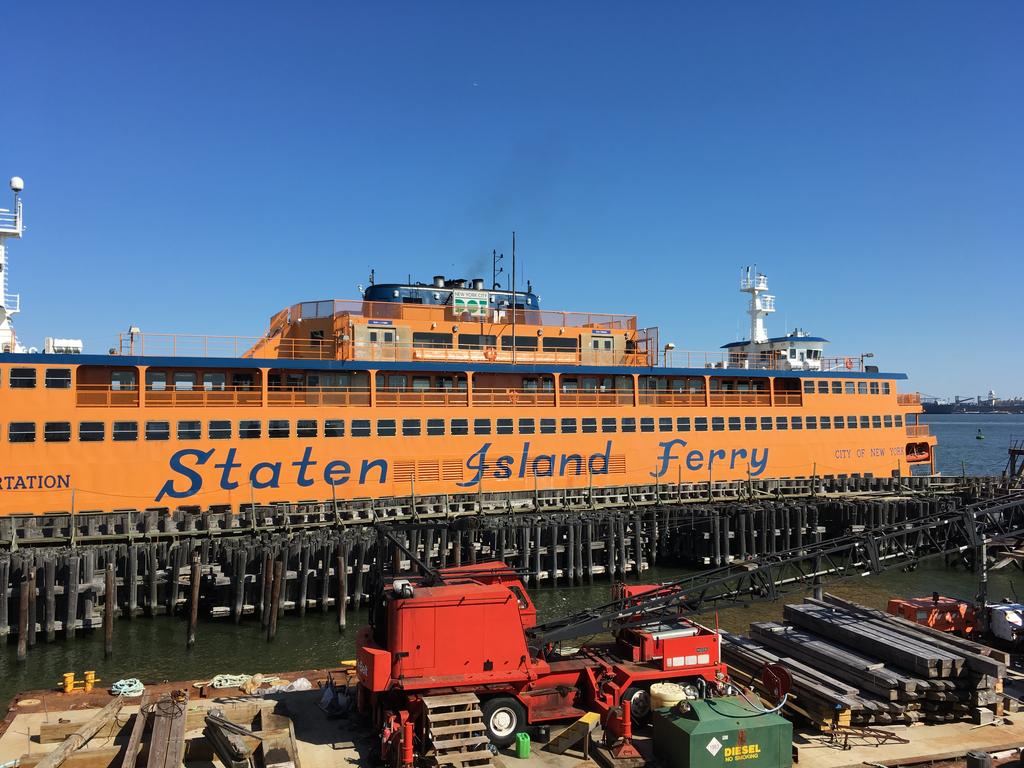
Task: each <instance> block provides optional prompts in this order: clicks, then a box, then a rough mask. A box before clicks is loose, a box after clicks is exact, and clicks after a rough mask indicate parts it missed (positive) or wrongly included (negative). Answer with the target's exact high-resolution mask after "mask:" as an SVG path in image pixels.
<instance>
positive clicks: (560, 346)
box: [541, 336, 579, 352]
mask: <svg viewBox="0 0 1024 768" xmlns="http://www.w3.org/2000/svg"><path fill="white" fill-rule="evenodd" d="M541 344H542V346H543V348H544V351H545V352H575V351H576V347H577V345H578V344H579V338H577V337H575V336H574V337H572V338H565V337H564V336H562V337H558V336H553V337H551V338H545V339H544V341H543V342H541Z"/></svg>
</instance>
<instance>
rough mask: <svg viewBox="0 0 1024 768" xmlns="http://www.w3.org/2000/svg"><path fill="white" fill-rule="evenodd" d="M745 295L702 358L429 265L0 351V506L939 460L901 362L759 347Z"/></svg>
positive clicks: (134, 503) (802, 342) (768, 341)
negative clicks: (211, 315) (254, 310)
mask: <svg viewBox="0 0 1024 768" xmlns="http://www.w3.org/2000/svg"><path fill="white" fill-rule="evenodd" d="M8 214H9V215H8V217H7V219H6V220H0V235H4V234H6V235H7V236H18V235H20V233H21V219H20V216H21V207H20V201H16V207H15V211H14V213H13V214H11V213H10V212H8ZM5 222H6V223H5ZM3 227H6V229H3ZM2 242H3V237H0V244H2ZM2 256H3V253H2V251H0V265H2V264H3V262H2ZM740 289H741V290H742V291H743V292H744V293H745V294H747V295H748V297H749V309H748V312H749V314H750V322H751V332H750V339H749V340H747V341H743V342H734V343H732V344H727V345H725V346H724V347H723V348H722V349H721V350H719V351H718V352H715V353H694V352H684V351H681V350H677V349H675V348H674V345H672V344H665V345H664V346H662V345H661V344H660V341H659V335H658V330H657V328H653V327H641V326H640V325H639V324H638V322H637V318H636V317H635V316H632V315H612V314H601V313H587V312H563V311H552V310H548V309H542V308H541V306H540V298H539V297H538V296H537V294H536V293H535V292H534V291H533V288H532V286H529V285H528V286H527V289H526V290H513V289H509V288H507V287H506V288H502V287H500V286H499V285H496V284H492V285H491V286H490V287H487V286H486V285H485V284H484V281H483V280H480V279H476V280H471V281H467V280H461V279H446V278H444V277H443V276H437V277H434V278H433V280H432V281H430V282H426V283H414V282H411V281H410V282H406V283H387V284H381V283H376V284H371V285H369V286H368V287H367V288H366V289H365V290H363V292H362V296H361V297H360V298H358V299H355V300H336V299H327V300H321V301H309V302H301V303H298V304H294V305H292V306H289V307H286V308H284V309H282V310H280V311H279V312H277V313H276V314H274V315H273V316H272V317H271V318H270V322H269V327H268V329H267V331H266V332H265V333H264V334H263V335H261V336H259V337H254V338H239V337H223V336H221V337H218V336H187V335H178V334H150V333H143V332H142V331H141V330H140V329H139V328H136V327H133V328H131V329H130V330H129V332H127V333H124V334H121V335H120V338H119V342H118V344H117V346H116V347H114V348H111V349H110V351H109V352H108V353H107V354H81V353H79V352H78V349H76V348H75V347H74V345H71V346H65V347H64V348H62V349H54V345H52V344H51V345H49V347H48V349H50V350H53V351H49V352H32V351H16V347H15V346H13V345H11V344H7V345H6V347H5V351H4V352H2V353H0V412H2V414H3V419H2V434H0V463H2V470H0V513H2V514H14V513H29V514H40V513H45V512H51V511H68V510H72V511H74V510H79V511H85V510H89V511H92V510H100V511H102V510H114V509H131V508H134V509H143V508H186V507H187V508H196V507H198V508H204V509H205V508H231V509H235V510H237V509H239V508H241V507H244V506H247V505H249V504H252V503H264V504H265V503H271V502H295V501H306V500H330V499H351V498H363V497H387V496H407V495H410V494H412V495H429V494H458V493H477V492H484V493H491V492H505V491H529V490H534V489H548V488H566V487H577V488H579V487H587V486H591V487H596V486H612V485H616V486H622V485H651V484H654V483H661V484H668V483H679V482H694V481H698V482H706V481H726V480H743V479H747V478H755V479H764V478H788V477H813V476H858V475H859V476H889V475H893V474H909V473H910V472H911V469H912V468H915V467H920V468H923V469H924V470H925V471H930V472H933V471H934V460H935V438H934V437H933V436H932V435H930V434H929V432H928V428H927V426H925V425H923V424H919V423H918V414H919V413H920V412H921V404H920V398H919V396H918V395H916V394H912V393H900V392H898V390H897V386H898V384H899V383H900V382H902V381H903V380H905V379H906V376H905V374H902V373H882V372H879V371H878V369H877V368H876V367H873V366H868V365H865V356H849V357H844V356H839V357H826V356H825V355H824V348H825V344H826V343H827V340H826V339H823V338H821V337H817V336H811V335H809V334H807V333H805V332H803V331H794V332H793V333H790V334H788V335H785V336H781V337H775V338H769V336H768V334H767V331H766V328H765V318H766V317H767V315H768V314H769V313H771V312H773V311H774V309H775V304H774V297H773V296H771V295H769V294H768V282H767V278H766V277H765V275H763V274H761V273H758V272H757V271H756V270H752V269H746V270H744V271H743V272H742V274H741V281H740ZM5 297H6V291H5ZM5 300H6V299H5ZM4 308H5V310H6V308H7V305H6V304H5V307H4ZM3 319H4V323H6V325H5V326H4V327H9V325H10V324H9V313H8V312H6V311H5V313H4V315H3ZM11 338H12V339H13V330H12V331H11Z"/></svg>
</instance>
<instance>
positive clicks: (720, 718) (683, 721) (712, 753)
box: [654, 697, 793, 768]
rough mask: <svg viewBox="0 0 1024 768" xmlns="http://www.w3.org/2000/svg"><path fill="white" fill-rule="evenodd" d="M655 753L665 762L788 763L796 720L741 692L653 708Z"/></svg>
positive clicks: (688, 767) (779, 766) (692, 765)
mask: <svg viewBox="0 0 1024 768" xmlns="http://www.w3.org/2000/svg"><path fill="white" fill-rule="evenodd" d="M654 754H655V755H656V756H657V757H658V759H659V760H660V761H661V764H662V765H663V766H665V768H790V766H791V765H792V762H793V724H792V723H790V722H789V721H788V720H786V719H785V718H783V717H780V716H779V715H776V714H766V713H764V712H759V711H757V710H756V709H754V708H753V707H751V706H750V705H749V704H748V703H747V702H745V701H744V700H743V699H741V698H738V697H729V698H722V699H698V700H696V701H687V702H683V706H682V707H672V708H671V709H656V710H655V711H654Z"/></svg>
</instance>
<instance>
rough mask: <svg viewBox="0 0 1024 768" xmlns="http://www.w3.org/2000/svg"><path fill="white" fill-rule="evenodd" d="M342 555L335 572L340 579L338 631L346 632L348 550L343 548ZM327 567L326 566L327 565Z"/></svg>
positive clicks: (339, 557) (341, 549)
mask: <svg viewBox="0 0 1024 768" xmlns="http://www.w3.org/2000/svg"><path fill="white" fill-rule="evenodd" d="M340 551H341V552H342V554H340V555H338V560H337V563H336V564H335V570H336V573H337V577H338V631H339V632H344V631H345V623H346V617H345V613H346V611H347V610H348V549H347V547H344V546H343V547H341V548H340ZM325 566H326V564H325Z"/></svg>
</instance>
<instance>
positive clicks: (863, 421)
mask: <svg viewBox="0 0 1024 768" xmlns="http://www.w3.org/2000/svg"><path fill="white" fill-rule="evenodd" d="M870 426H871V424H870V422H869V421H868V417H867V416H861V417H860V428H861V429H868V428H869V427H870Z"/></svg>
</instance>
